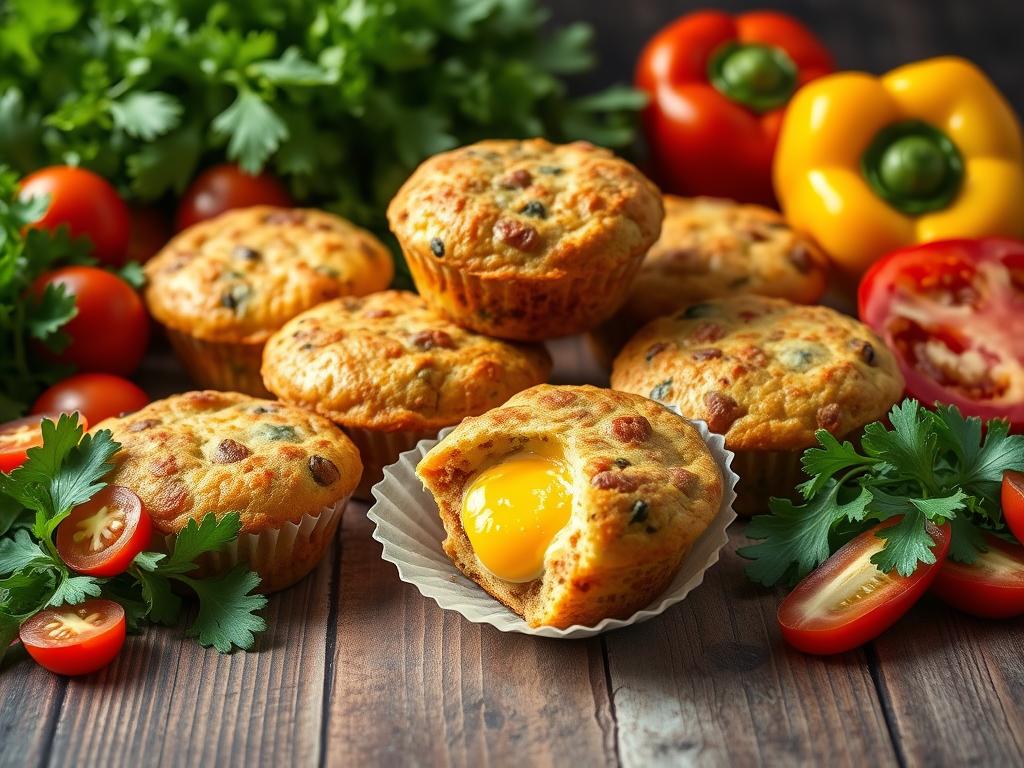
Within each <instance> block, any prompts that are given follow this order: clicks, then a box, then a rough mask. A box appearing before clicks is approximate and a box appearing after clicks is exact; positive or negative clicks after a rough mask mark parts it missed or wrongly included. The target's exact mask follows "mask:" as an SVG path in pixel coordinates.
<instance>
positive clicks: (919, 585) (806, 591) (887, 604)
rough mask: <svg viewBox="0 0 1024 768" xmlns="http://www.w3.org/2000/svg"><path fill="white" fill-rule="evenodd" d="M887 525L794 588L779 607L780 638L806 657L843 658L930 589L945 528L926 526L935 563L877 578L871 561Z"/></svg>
mask: <svg viewBox="0 0 1024 768" xmlns="http://www.w3.org/2000/svg"><path fill="white" fill-rule="evenodd" d="M896 522H898V518H894V519H893V520H887V521H886V522H884V523H881V524H879V525H876V526H875V527H874V528H872V529H871V530H868V531H865V532H864V533H862V534H861V535H860V536H858V537H857V538H855V539H853V540H852V541H850V542H849V543H847V544H846V545H845V546H843V547H842V548H841V549H840V550H839V551H838V552H836V553H835V554H834V555H832V557H830V558H829V559H828V560H826V561H825V562H824V563H823V564H822V565H821V567H819V568H818V569H817V570H815V571H812V572H811V573H810V574H808V575H807V577H806V578H805V579H804V580H803V581H801V582H800V583H799V584H797V585H796V588H795V589H794V590H793V591H792V592H790V593H789V596H788V597H786V599H785V600H783V601H782V605H780V606H779V624H780V625H781V626H782V636H783V638H785V640H786V642H788V643H789V644H790V645H792V646H793V647H794V648H798V649H799V650H801V651H804V652H805V653H818V654H830V653H843V652H844V651H848V650H850V649H851V648H856V647H857V646H858V645H862V644H864V643H866V642H867V641H868V640H872V639H874V638H876V637H878V636H879V635H880V634H882V632H884V631H885V630H886V629H888V628H889V627H890V626H892V625H893V624H894V623H895V622H896V620H897V619H899V618H900V616H902V615H903V614H904V613H906V612H907V610H908V609H909V608H910V606H912V605H913V604H914V603H915V602H917V599H918V598H919V597H920V596H921V595H923V594H924V592H925V590H927V589H928V587H929V586H931V583H932V581H933V580H934V579H935V576H936V575H937V574H938V572H939V566H940V565H941V564H942V562H943V561H944V560H945V559H946V552H947V551H948V550H949V525H943V526H941V527H939V526H935V525H932V524H931V523H928V534H929V535H930V536H931V537H932V539H933V540H934V541H935V546H934V547H933V548H932V553H933V554H934V555H935V563H933V564H931V565H925V564H924V563H918V565H917V570H915V571H914V572H913V573H912V574H911V575H910V576H900V574H899V573H898V572H897V571H895V570H893V571H891V572H890V573H882V572H881V571H880V570H878V568H877V567H876V566H875V565H874V563H872V562H871V556H872V555H874V554H875V553H876V552H879V551H881V549H882V547H883V546H884V541H883V540H882V539H880V538H878V536H876V535H875V534H876V533H877V532H878V531H879V530H880V529H882V528H884V527H887V526H890V525H895V524H896Z"/></svg>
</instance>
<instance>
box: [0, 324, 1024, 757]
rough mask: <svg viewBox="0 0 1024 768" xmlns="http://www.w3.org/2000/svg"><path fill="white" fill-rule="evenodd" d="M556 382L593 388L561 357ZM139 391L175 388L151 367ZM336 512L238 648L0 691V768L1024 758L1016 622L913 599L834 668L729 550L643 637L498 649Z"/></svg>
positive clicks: (129, 647) (157, 647)
mask: <svg viewBox="0 0 1024 768" xmlns="http://www.w3.org/2000/svg"><path fill="white" fill-rule="evenodd" d="M553 352H554V354H555V357H556V360H557V361H558V365H557V367H556V370H555V374H554V380H555V381H559V382H566V381H577V382H578V381H589V382H592V383H602V378H603V377H602V373H601V372H600V371H599V370H598V369H597V368H596V366H595V365H594V364H593V362H592V361H591V360H590V358H589V356H588V355H587V352H586V350H585V348H584V346H583V345H582V344H581V343H580V342H579V341H578V340H568V341H561V342H557V343H556V344H554V345H553ZM143 379H144V380H145V381H146V382H147V383H148V385H149V386H148V388H149V389H150V391H151V392H152V393H153V394H154V395H155V396H161V395H165V394H169V393H170V392H174V391H180V390H182V389H186V388H187V382H186V381H185V380H184V379H183V378H182V376H181V373H180V372H179V370H178V368H177V365H176V363H175V362H174V360H173V359H172V358H171V357H170V355H169V354H163V353H157V354H156V355H154V356H153V357H151V358H150V359H149V360H148V361H147V363H146V370H145V371H144V375H143ZM365 510H366V506H365V505H362V504H353V505H352V506H350V507H349V509H348V511H347V513H346V515H345V517H344V521H343V524H342V532H341V535H340V537H339V539H338V540H337V541H336V543H335V545H334V546H333V547H332V549H331V551H330V553H329V554H328V556H327V557H326V558H325V559H324V561H323V563H322V564H321V565H320V567H319V568H317V570H316V571H315V572H314V573H312V574H311V575H310V576H309V577H308V578H306V579H305V580H304V581H302V582H301V583H299V584H298V585H296V586H295V587H292V588H291V589H289V590H287V591H285V592H283V593H280V594H278V595H275V596H273V597H271V599H270V605H269V606H268V608H267V610H266V612H265V616H266V619H267V623H268V625H269V629H268V630H267V632H266V633H264V634H263V635H262V636H260V638H259V640H258V642H257V645H256V648H255V649H254V652H250V653H235V654H233V655H230V656H223V655H220V654H218V653H217V652H216V651H214V650H212V649H204V648H201V647H199V646H198V645H196V643H194V642H193V641H191V640H186V639H184V638H183V637H182V632H181V629H180V628H178V629H162V628H150V629H148V630H147V631H146V633H145V634H144V635H140V636H135V637H131V638H129V640H128V642H127V644H126V646H125V649H124V651H123V652H122V653H121V655H120V656H119V657H118V659H117V660H116V661H115V662H114V663H113V664H112V665H111V666H110V667H108V668H107V669H105V670H103V671H101V672H99V673H97V674H95V675H91V676H89V677H86V678H83V679H76V680H66V679H62V678H58V677H55V676H53V675H51V674H49V673H48V672H46V671H44V670H43V669H41V668H40V667H38V666H36V665H35V664H33V663H32V662H31V661H29V660H27V659H26V660H23V661H21V662H19V663H16V664H14V665H13V666H11V667H9V668H8V669H6V670H5V671H4V672H2V673H0V766H12V767H13V766H32V765H53V766H61V765H75V766H90V765H97V766H100V765H102V766H117V765H124V766H137V765H140V764H141V765H171V766H177V765H181V766H186V765H188V766H194V765H203V766H206V765H217V766H221V765H238V766H246V767H247V768H248V767H249V766H253V765H275V766H277V765H289V766H290V765H296V766H306V765H315V764H318V763H321V764H327V765H427V766H431V765H448V764H451V765H457V766H478V765H487V764H492V765H527V764H528V765H534V764H537V765H553V764H560V765H578V766H591V765H609V766H612V765H625V766H649V765H681V764H684V765H685V764H694V763H696V764H701V765H735V766H746V765H752V764H756V763H766V764H769V765H774V764H780V763H785V764H821V763H828V764H830V765H858V764H863V763H865V761H870V763H871V764H877V765H928V766H931V765H947V764H962V763H975V764H991V765H1013V764H1016V765H1020V764H1022V763H1024V663H1022V662H1021V656H1020V649H1021V648H1024V620H1014V621H1001V622H994V621H993V622H986V621H980V620H976V619H972V618H969V617H966V616H962V615H959V614H957V613H955V612H953V611H951V610H949V609H946V608H945V607H943V606H941V605H940V604H938V603H937V602H935V601H933V600H931V599H926V600H925V601H924V603H923V604H919V605H918V606H916V607H915V608H914V609H913V610H912V611H911V613H910V614H909V615H908V616H906V617H905V618H904V619H903V620H902V621H901V622H900V623H899V624H898V625H897V626H896V627H895V628H894V629H892V630H891V631H890V632H888V633H887V634H886V635H885V636H884V637H882V638H881V639H879V640H878V641H876V642H874V643H872V644H871V645H869V646H868V647H866V648H864V649H862V650H858V651H854V652H851V653H847V654H844V655H842V656H839V657H835V658H829V659H821V658H814V657H809V656H804V655H802V654H800V653H799V652H796V651H793V650H791V649H789V648H787V647H786V646H784V645H783V643H782V641H781V639H780V637H779V631H778V628H777V625H776V623H775V610H776V606H777V604H778V601H779V599H780V596H781V593H773V592H771V591H768V590H765V589H762V588H761V587H758V586H756V585H754V584H752V583H750V582H748V581H747V580H746V579H745V577H744V576H743V572H742V571H743V560H742V559H740V558H739V557H737V556H736V554H735V552H734V550H735V548H736V547H737V546H739V545H740V544H741V543H742V542H743V541H744V538H743V535H742V524H741V523H737V524H734V526H733V529H732V541H731V542H730V544H729V546H728V548H727V549H726V551H724V552H723V556H722V560H721V561H720V562H719V563H718V565H716V566H715V567H714V568H712V569H711V570H710V571H709V572H708V574H707V576H706V578H705V581H704V583H703V584H702V585H701V586H700V587H698V588H697V589H696V590H695V591H694V592H693V593H692V594H691V595H690V596H689V597H688V598H687V599H686V600H685V601H684V602H683V603H681V604H680V605H678V606H676V607H674V608H670V609H669V610H668V611H667V612H666V613H665V614H663V615H662V616H660V617H658V618H657V619H653V620H651V621H649V622H647V623H646V624H641V625H639V626H636V627H630V628H627V629H622V630H619V631H617V632H612V633H609V634H606V635H603V636H600V637H597V638H593V639H589V640H579V641H568V640H562V641H559V640H544V639H536V638H532V637H527V636H523V635H515V634H503V633H501V632H498V631H497V630H495V629H493V628H491V627H489V626H479V625H476V624H470V623H468V622H466V621H464V620H463V619H462V618H461V617H460V616H458V615H457V614H453V613H447V612H445V611H442V610H441V609H440V608H438V607H437V605H436V604H435V603H434V602H433V601H431V600H428V599H426V598H424V597H422V596H421V595H420V594H419V593H418V592H417V591H416V590H415V588H413V587H411V586H409V585H407V584H404V583H402V582H401V581H399V579H398V574H397V571H396V570H395V568H394V567H393V566H392V565H391V564H390V563H386V562H384V561H383V560H381V559H380V545H379V544H378V543H377V542H375V541H373V540H372V539H371V538H370V533H371V531H372V524H371V523H370V522H369V521H368V520H367V518H366V514H365Z"/></svg>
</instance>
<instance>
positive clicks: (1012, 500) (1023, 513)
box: [1002, 470, 1024, 541]
mask: <svg viewBox="0 0 1024 768" xmlns="http://www.w3.org/2000/svg"><path fill="white" fill-rule="evenodd" d="M1002 503H1003V520H1004V521H1005V522H1006V525H1007V527H1008V528H1009V529H1010V532H1011V533H1012V534H1013V535H1014V536H1016V537H1017V541H1024V472H1014V471H1013V470H1010V471H1009V472H1005V473H1004V474H1003V490H1002Z"/></svg>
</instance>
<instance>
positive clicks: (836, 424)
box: [612, 296, 904, 513]
mask: <svg viewBox="0 0 1024 768" xmlns="http://www.w3.org/2000/svg"><path fill="white" fill-rule="evenodd" d="M903 386H904V382H903V376H902V375H901V374H900V371H899V367H898V366H897V364H896V360H895V358H894V357H893V355H892V353H891V352H890V351H889V349H888V348H887V347H886V346H885V344H884V343H883V342H882V341H881V340H880V339H879V338H878V337H877V336H876V335H875V334H874V333H873V332H872V331H871V329H870V328H868V327H867V326H866V325H864V324H862V323H860V322H858V321H857V320H855V319H853V318H852V317H847V316H846V315H841V314H839V313H838V312H836V311H834V310H831V309H828V308H827V307H820V306H813V307H807V306H801V305H797V304H791V303H789V302H787V301H783V300H781V299H769V298H764V297H760V296H739V297H736V298H733V299H717V300H713V301H706V302H701V303H699V304H691V305H690V306H689V307H687V308H685V309H684V310H682V311H681V312H679V313H677V314H675V315H672V316H670V317H663V318H660V319H658V320H655V321H653V322H651V323H649V324H648V325H646V326H645V327H644V328H643V329H642V330H641V331H640V332H639V333H637V334H636V335H635V336H634V337H633V338H632V339H630V341H629V343H628V344H626V346H625V348H624V349H623V350H622V352H620V353H619V356H618V357H617V358H615V363H614V366H613V368H612V387H614V388H615V389H620V390H623V391H626V392H635V393H637V394H642V395H644V396H645V397H650V398H651V399H654V400H659V401H661V402H664V403H668V404H672V405H677V406H678V407H679V408H680V410H681V411H682V413H683V415H684V416H688V417H690V418H694V419H704V420H705V421H707V423H708V426H709V427H710V428H711V429H712V431H715V432H719V433H721V434H723V435H725V442H726V447H727V448H729V449H730V450H733V451H735V452H736V454H737V455H736V460H735V461H734V463H733V467H734V468H735V469H736V471H737V472H738V473H739V475H740V478H741V482H740V486H739V499H738V500H737V511H742V512H744V513H749V512H750V511H752V510H761V509H765V508H766V506H767V496H768V495H779V496H791V495H792V494H793V488H794V486H795V485H796V483H797V482H799V479H800V465H799V456H800V453H801V451H802V450H803V449H805V448H808V447H810V446H812V445H814V444H815V442H816V441H815V433H816V432H817V430H819V429H825V430H828V431H829V432H831V433H832V434H833V435H835V436H837V437H840V438H842V437H845V436H847V435H851V434H852V433H854V432H858V431H859V430H860V428H861V427H863V426H864V425H865V424H868V423H869V422H872V421H875V420H876V419H880V418H882V417H884V416H885V414H886V412H887V411H888V410H889V408H890V406H892V404H893V403H895V402H896V401H897V400H898V399H899V398H900V396H901V395H902V393H903Z"/></svg>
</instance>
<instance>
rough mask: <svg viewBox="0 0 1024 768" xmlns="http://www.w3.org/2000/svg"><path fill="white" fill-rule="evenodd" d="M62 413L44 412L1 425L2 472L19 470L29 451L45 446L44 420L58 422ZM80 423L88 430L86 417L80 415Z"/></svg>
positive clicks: (0, 456)
mask: <svg viewBox="0 0 1024 768" xmlns="http://www.w3.org/2000/svg"><path fill="white" fill-rule="evenodd" d="M59 418H60V413H57V412H53V411H43V412H42V413H36V414H33V415H32V416H26V417H25V418H23V419H15V420H14V421H8V422H7V423H6V424H0V472H10V471H12V470H15V469H17V468H18V467H20V466H21V465H22V464H24V463H25V460H26V459H27V458H28V449H29V448H35V447H36V446H37V445H42V444H43V431H42V427H41V426H40V425H41V424H42V423H43V419H49V420H50V421H57V419H59ZM78 423H79V424H81V425H82V429H83V430H85V429H88V428H89V425H88V424H87V423H86V420H85V417H84V416H82V415H81V414H79V416H78Z"/></svg>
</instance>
